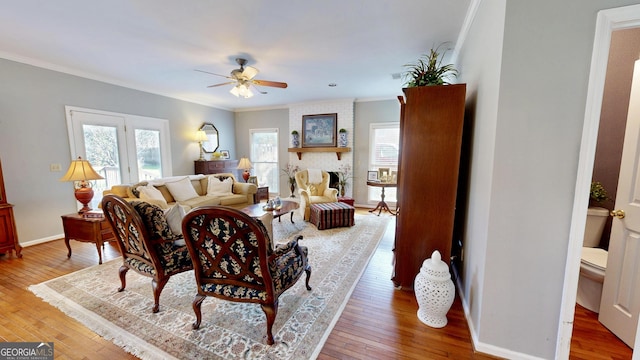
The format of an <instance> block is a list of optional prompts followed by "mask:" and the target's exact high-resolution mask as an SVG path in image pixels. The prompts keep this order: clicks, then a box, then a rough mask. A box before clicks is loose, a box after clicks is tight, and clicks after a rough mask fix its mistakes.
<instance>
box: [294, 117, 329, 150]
mask: <svg viewBox="0 0 640 360" xmlns="http://www.w3.org/2000/svg"><path fill="white" fill-rule="evenodd" d="M337 128H338V114H337V113H333V114H317V115H303V116H302V147H303V148H305V147H307V148H308V147H336V139H337Z"/></svg>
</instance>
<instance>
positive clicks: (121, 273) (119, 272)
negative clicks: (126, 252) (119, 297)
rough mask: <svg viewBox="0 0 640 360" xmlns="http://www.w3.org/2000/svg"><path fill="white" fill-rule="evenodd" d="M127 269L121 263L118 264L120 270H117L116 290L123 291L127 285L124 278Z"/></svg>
mask: <svg viewBox="0 0 640 360" xmlns="http://www.w3.org/2000/svg"><path fill="white" fill-rule="evenodd" d="M127 271H129V268H128V267H126V266H124V265H122V266H120V270H118V275H120V285H121V286H120V288H119V289H118V292H120V291H123V290H124V288H125V287H126V286H127V280H126V276H127Z"/></svg>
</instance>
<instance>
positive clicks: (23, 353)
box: [0, 342, 53, 360]
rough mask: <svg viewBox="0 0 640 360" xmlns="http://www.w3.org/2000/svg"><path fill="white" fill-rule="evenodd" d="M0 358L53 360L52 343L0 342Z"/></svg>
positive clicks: (3, 359)
mask: <svg viewBox="0 0 640 360" xmlns="http://www.w3.org/2000/svg"><path fill="white" fill-rule="evenodd" d="M0 360H53V343H52V342H0Z"/></svg>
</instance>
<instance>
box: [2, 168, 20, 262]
mask: <svg viewBox="0 0 640 360" xmlns="http://www.w3.org/2000/svg"><path fill="white" fill-rule="evenodd" d="M11 251H15V252H16V256H17V257H22V254H21V253H20V252H21V251H22V246H20V244H19V243H18V233H17V231H16V223H15V220H14V218H13V205H11V204H9V203H8V202H7V195H6V193H5V191H4V178H3V177H2V163H1V162H0V254H5V253H7V252H9V253H11Z"/></svg>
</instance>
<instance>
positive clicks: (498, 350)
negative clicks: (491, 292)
mask: <svg viewBox="0 0 640 360" xmlns="http://www.w3.org/2000/svg"><path fill="white" fill-rule="evenodd" d="M454 272H455V268H454ZM455 277H456V288H457V289H458V296H460V300H461V302H462V309H463V311H464V317H465V319H466V320H467V326H468V327H469V333H471V345H472V346H473V349H474V350H475V351H477V352H481V353H483V354H488V355H493V356H497V357H501V358H504V359H519V360H544V358H540V357H536V356H533V355H529V354H523V353H520V352H516V351H511V350H509V349H505V348H502V347H499V346H495V345H491V344H486V343H483V342H480V341H478V334H477V332H476V329H475V326H474V324H473V322H472V321H471V314H470V311H469V304H468V303H467V299H466V298H465V297H464V296H463V295H464V294H463V293H462V290H461V289H462V284H461V283H460V276H458V274H455Z"/></svg>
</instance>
